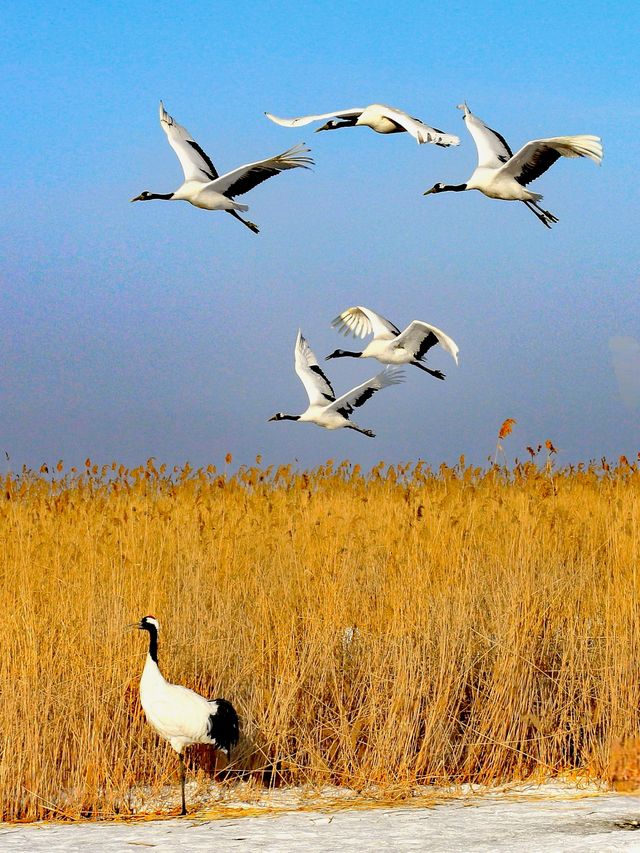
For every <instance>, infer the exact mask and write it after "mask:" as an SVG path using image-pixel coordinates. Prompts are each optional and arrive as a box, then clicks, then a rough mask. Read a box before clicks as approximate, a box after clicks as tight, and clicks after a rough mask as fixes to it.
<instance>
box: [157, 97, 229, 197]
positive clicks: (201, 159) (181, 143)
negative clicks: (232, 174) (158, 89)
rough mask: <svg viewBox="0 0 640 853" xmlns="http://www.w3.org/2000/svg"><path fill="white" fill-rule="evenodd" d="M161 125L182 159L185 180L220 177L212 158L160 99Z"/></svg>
mask: <svg viewBox="0 0 640 853" xmlns="http://www.w3.org/2000/svg"><path fill="white" fill-rule="evenodd" d="M160 126H161V127H162V129H163V130H164V132H165V133H166V134H167V139H168V140H169V145H170V146H171V147H172V148H173V150H174V151H175V152H176V154H177V156H178V160H180V165H181V166H182V171H183V172H184V179H185V181H202V183H206V182H207V181H213V180H214V179H215V178H217V177H218V172H217V171H216V167H215V166H214V165H213V163H212V162H211V158H210V157H209V156H208V155H207V154H205V152H204V151H203V150H202V148H200V146H199V145H198V143H197V142H196V141H195V139H193V137H192V136H191V134H190V133H189V131H188V130H187V129H186V127H182V125H181V124H178V123H177V122H175V121H174V120H173V119H172V118H171V116H170V115H169V113H168V112H167V111H166V110H165V108H164V104H163V103H162V101H160Z"/></svg>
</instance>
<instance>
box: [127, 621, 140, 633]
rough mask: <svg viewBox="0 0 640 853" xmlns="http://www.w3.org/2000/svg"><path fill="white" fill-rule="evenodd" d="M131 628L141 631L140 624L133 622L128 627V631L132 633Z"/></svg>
mask: <svg viewBox="0 0 640 853" xmlns="http://www.w3.org/2000/svg"><path fill="white" fill-rule="evenodd" d="M131 628H138V630H140V623H139V622H132V623H131V625H127V630H129V631H130V630H131Z"/></svg>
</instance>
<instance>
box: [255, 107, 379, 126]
mask: <svg viewBox="0 0 640 853" xmlns="http://www.w3.org/2000/svg"><path fill="white" fill-rule="evenodd" d="M364 110H365V107H352V108H351V109H349V110H337V111H336V112H333V113H321V114H320V115H317V116H300V117H299V118H278V116H274V115H273V114H272V113H265V115H266V117H267V118H268V119H271V121H273V122H275V123H276V124H279V125H280V126H281V127H302V126H303V125H305V124H311V122H312V121H322V119H323V118H352V117H353V116H359V115H360V114H361V113H363V112H364Z"/></svg>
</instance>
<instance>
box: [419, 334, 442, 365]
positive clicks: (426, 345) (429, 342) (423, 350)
mask: <svg viewBox="0 0 640 853" xmlns="http://www.w3.org/2000/svg"><path fill="white" fill-rule="evenodd" d="M437 343H438V336H437V335H435V334H434V333H433V332H429V334H428V335H427V336H426V338H425V339H424V340H423V341H422V343H421V344H420V347H419V348H418V350H417V351H416V358H417V359H418V361H419V360H420V359H423V358H424V357H425V355H426V354H427V353H428V352H429V350H430V349H431V347H434V346H435V345H436V344H437Z"/></svg>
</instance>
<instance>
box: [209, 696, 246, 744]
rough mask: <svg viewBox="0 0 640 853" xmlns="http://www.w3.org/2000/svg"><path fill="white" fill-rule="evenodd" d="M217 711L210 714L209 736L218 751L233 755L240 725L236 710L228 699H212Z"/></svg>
mask: <svg viewBox="0 0 640 853" xmlns="http://www.w3.org/2000/svg"><path fill="white" fill-rule="evenodd" d="M210 702H211V705H212V706H213V705H215V706H216V707H215V710H214V711H213V712H212V713H211V714H209V719H208V721H207V736H208V737H209V738H210V740H211V743H212V744H213V746H215V747H216V748H217V749H221V750H222V751H223V752H226V753H227V755H231V747H232V746H235V745H236V744H237V743H238V738H239V737H240V723H239V721H238V715H237V714H236V709H235V708H234V707H233V705H232V704H231V702H227V700H226V699H211V700H210Z"/></svg>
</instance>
